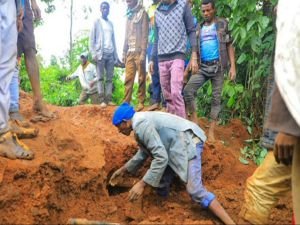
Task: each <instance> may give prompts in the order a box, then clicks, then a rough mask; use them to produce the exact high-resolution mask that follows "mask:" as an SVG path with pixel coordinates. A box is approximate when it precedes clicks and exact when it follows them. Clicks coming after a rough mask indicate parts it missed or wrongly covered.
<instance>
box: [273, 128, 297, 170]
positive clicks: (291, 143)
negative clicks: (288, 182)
mask: <svg viewBox="0 0 300 225" xmlns="http://www.w3.org/2000/svg"><path fill="white" fill-rule="evenodd" d="M299 141H300V138H299V137H296V136H293V135H289V134H285V133H281V132H280V133H278V135H277V137H276V139H275V146H274V156H275V159H276V162H277V163H283V164H284V165H291V164H292V159H293V152H294V149H295V148H296V146H297V144H298V143H299Z"/></svg>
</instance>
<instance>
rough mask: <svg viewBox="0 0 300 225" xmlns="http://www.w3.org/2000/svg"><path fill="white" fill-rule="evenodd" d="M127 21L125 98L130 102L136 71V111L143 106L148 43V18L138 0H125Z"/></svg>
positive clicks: (125, 100) (124, 60)
mask: <svg viewBox="0 0 300 225" xmlns="http://www.w3.org/2000/svg"><path fill="white" fill-rule="evenodd" d="M126 2H127V6H128V9H127V14H126V16H127V21H126V33H125V42H124V48H123V62H124V63H125V73H126V76H125V98H124V102H127V103H130V102H131V98H132V92H133V84H134V78H135V75H136V72H138V82H139V88H138V102H139V104H138V106H137V111H141V110H142V109H143V108H144V102H145V95H146V53H147V44H148V30H149V19H148V15H147V13H146V11H145V9H144V7H143V5H142V1H140V0H126Z"/></svg>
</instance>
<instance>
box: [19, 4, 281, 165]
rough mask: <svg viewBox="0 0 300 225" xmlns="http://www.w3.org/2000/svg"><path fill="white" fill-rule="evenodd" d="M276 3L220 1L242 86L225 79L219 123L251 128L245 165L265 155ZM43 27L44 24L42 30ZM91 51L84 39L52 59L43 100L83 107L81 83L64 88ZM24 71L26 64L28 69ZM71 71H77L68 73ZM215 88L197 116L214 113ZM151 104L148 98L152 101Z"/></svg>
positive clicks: (207, 91)
mask: <svg viewBox="0 0 300 225" xmlns="http://www.w3.org/2000/svg"><path fill="white" fill-rule="evenodd" d="M42 1H43V2H45V3H46V4H47V6H48V8H47V10H48V12H49V13H51V12H53V11H54V10H55V5H54V3H55V1H54V0H42ZM193 2H194V8H193V12H194V14H195V15H196V16H197V18H198V20H199V21H201V10H200V9H201V0H194V1H193ZM276 3H277V0H218V1H216V4H217V5H216V8H217V10H218V13H217V14H218V16H221V17H226V18H228V20H229V21H230V30H231V32H232V36H233V39H234V46H235V50H236V61H237V80H236V83H235V82H231V81H229V79H228V78H227V77H226V78H225V82H224V88H223V92H222V111H221V114H220V119H221V122H222V123H226V122H227V121H228V120H230V119H231V118H240V119H241V120H242V121H243V122H244V123H245V124H246V126H247V130H248V132H249V134H250V135H251V140H255V141H251V142H250V143H248V145H247V146H246V147H245V148H243V149H242V150H241V153H242V158H241V161H243V160H244V161H243V162H244V163H245V162H246V159H252V160H254V161H255V162H256V163H258V164H259V163H260V162H261V158H263V157H264V155H265V150H264V149H261V148H260V147H258V144H257V139H258V138H259V136H260V132H261V127H262V122H263V113H264V101H265V95H266V93H265V90H266V80H267V77H268V76H269V74H270V69H271V60H272V55H273V49H274V42H275V32H274V30H273V29H274V26H273V23H274V18H273V8H274V5H275V4H276ZM40 25H41V26H42V25H43V24H40ZM83 51H88V38H87V35H86V36H84V35H83V36H82V38H79V39H78V40H75V41H74V44H73V46H72V52H71V54H67V55H66V57H65V58H63V59H57V58H56V57H54V56H53V58H52V60H51V64H50V65H49V66H47V67H44V66H43V65H42V60H40V61H41V65H40V71H41V84H42V90H43V94H44V98H45V100H46V101H47V102H49V103H51V104H56V105H63V106H73V105H76V104H78V96H79V94H80V91H81V88H80V84H79V81H78V80H76V81H72V82H65V77H66V76H67V75H68V74H70V73H72V72H73V71H74V70H75V69H76V68H77V66H78V65H79V61H78V55H79V54H80V53H81V52H83ZM23 65H24V64H23ZM70 65H72V66H71V67H72V68H69V67H70ZM123 73H124V70H122V69H116V70H115V77H114V94H113V101H114V102H115V103H117V104H120V103H121V102H122V99H123V97H124V82H123V79H122V74H123ZM21 77H22V82H21V86H22V88H23V89H24V90H25V91H30V84H29V81H28V78H27V75H26V72H25V69H24V67H23V68H22V71H21ZM136 92H137V85H136V84H135V86H134V95H133V103H134V104H136V103H137V95H136ZM211 93H212V89H211V84H210V83H207V84H206V85H204V87H203V88H201V89H200V90H199V92H198V97H197V109H198V115H199V116H204V117H207V116H208V115H209V111H210V102H211ZM147 101H149V96H147Z"/></svg>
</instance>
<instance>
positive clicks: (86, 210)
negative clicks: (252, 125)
mask: <svg viewBox="0 0 300 225" xmlns="http://www.w3.org/2000/svg"><path fill="white" fill-rule="evenodd" d="M31 103H32V101H31V98H30V96H29V95H27V94H24V93H23V94H22V98H21V105H22V109H21V111H22V113H23V114H24V115H25V117H26V118H27V119H30V118H31V117H32V116H33V114H32V112H31V106H32V105H31ZM49 107H50V109H51V110H55V111H56V112H57V114H58V116H59V118H58V119H56V120H53V121H50V122H47V123H42V122H41V123H36V124H33V126H35V127H37V128H38V129H39V136H38V137H37V138H35V139H31V140H24V142H25V143H26V144H27V145H28V146H30V147H31V148H32V150H33V151H34V152H35V154H36V157H35V159H34V160H32V161H21V160H8V159H5V158H0V182H1V183H0V193H1V195H0V224H4V223H5V224H7V223H12V224H32V223H43V224H57V223H60V224H62V223H66V222H67V220H68V219H69V218H74V217H75V218H87V219H91V220H100V221H108V222H118V223H122V224H138V223H140V224H221V222H220V221H219V220H218V219H216V218H215V217H214V216H213V215H212V214H210V213H209V212H207V211H206V210H203V209H201V208H200V207H199V206H198V205H196V204H194V203H192V202H191V200H190V198H189V196H188V195H187V193H186V192H185V188H184V186H183V184H182V183H180V181H178V180H177V181H175V183H174V184H173V186H172V189H171V193H170V196H169V197H168V198H167V199H163V198H161V197H158V196H157V195H156V193H155V191H154V190H152V189H151V188H149V189H147V190H146V191H145V196H144V199H143V201H142V203H141V205H142V210H139V208H138V205H134V206H132V205H130V204H128V202H127V200H126V198H127V192H126V191H127V190H128V189H127V188H118V189H116V188H114V189H113V188H109V187H107V177H108V176H109V175H110V174H111V173H112V172H113V171H114V170H115V169H117V168H119V167H120V166H121V165H122V164H124V163H125V162H126V161H127V160H128V159H129V158H130V157H131V156H132V155H133V154H134V153H135V151H136V149H137V146H136V143H135V141H134V139H133V137H126V136H123V135H121V134H119V133H118V131H117V129H115V128H114V127H113V126H112V125H111V116H112V113H113V110H114V107H108V108H106V109H101V108H100V107H99V106H92V105H86V106H76V107H70V108H64V107H55V106H49ZM200 125H201V127H203V129H205V130H207V128H206V125H207V121H205V120H201V121H200ZM216 137H217V139H218V142H217V144H216V145H215V146H209V145H205V151H204V154H203V182H204V184H205V185H206V187H207V189H208V190H210V191H212V192H214V193H215V194H216V195H217V197H218V199H219V201H220V202H221V203H222V205H223V206H224V208H225V209H226V210H227V211H228V213H229V214H230V215H231V216H232V217H233V219H234V220H237V218H238V213H239V211H240V208H241V204H242V202H243V190H244V187H245V181H246V179H247V177H249V176H250V175H251V174H252V173H253V171H254V170H255V168H256V166H255V165H253V164H252V165H243V164H241V163H240V162H239V160H238V158H239V154H240V148H241V147H242V146H243V145H244V140H246V139H247V138H249V137H248V134H247V131H246V129H245V128H244V127H243V125H242V123H241V122H240V121H239V120H233V121H231V122H230V123H229V124H228V125H226V126H219V127H218V128H217V131H216ZM144 170H145V168H144ZM142 174H143V172H139V173H138V176H137V177H141V175H142ZM291 207H292V206H291V197H290V194H289V195H288V196H287V197H286V198H285V199H281V200H280V202H279V203H278V204H277V205H276V207H275V209H274V210H273V211H272V215H271V221H270V222H271V223H272V224H287V223H290V222H291V214H292V212H291Z"/></svg>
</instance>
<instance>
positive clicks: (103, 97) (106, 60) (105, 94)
mask: <svg viewBox="0 0 300 225" xmlns="http://www.w3.org/2000/svg"><path fill="white" fill-rule="evenodd" d="M114 64H115V60H114V55H113V53H112V54H105V53H104V54H103V57H102V59H101V60H98V61H97V65H96V68H97V78H98V83H97V87H98V93H99V96H100V103H101V102H104V101H107V102H110V101H111V100H112V79H113V76H114ZM105 75H106V76H105Z"/></svg>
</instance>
